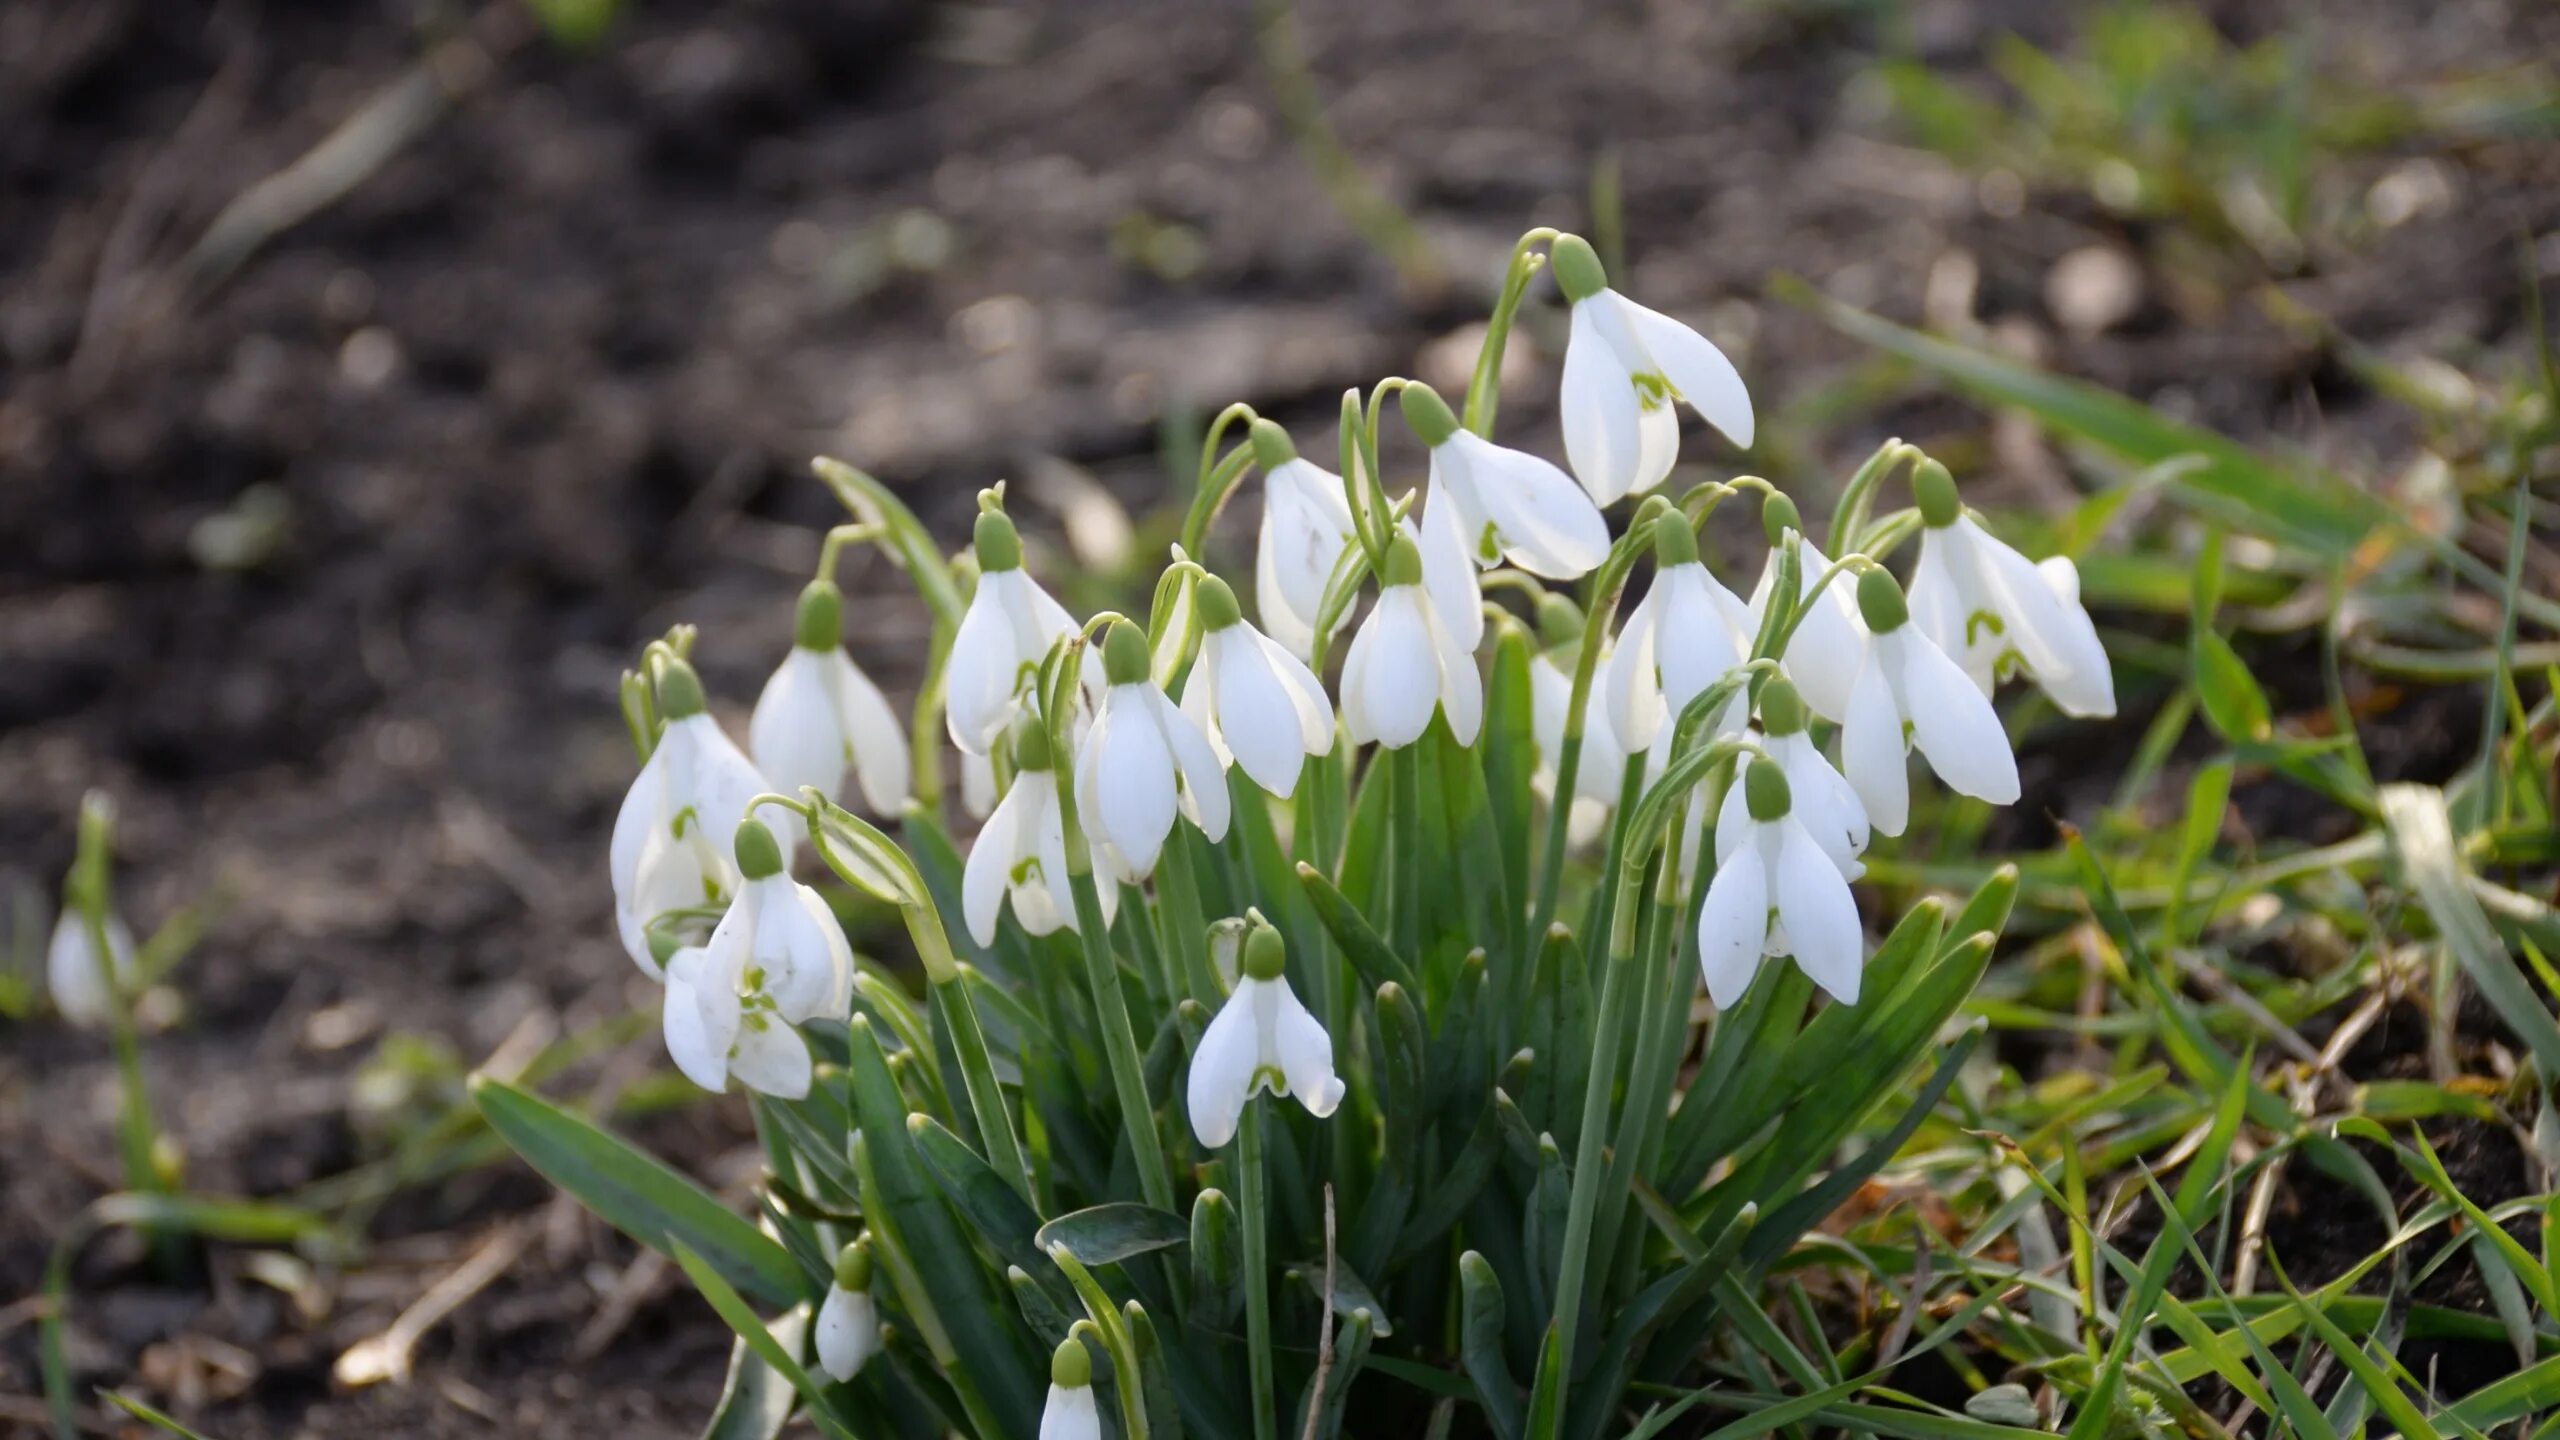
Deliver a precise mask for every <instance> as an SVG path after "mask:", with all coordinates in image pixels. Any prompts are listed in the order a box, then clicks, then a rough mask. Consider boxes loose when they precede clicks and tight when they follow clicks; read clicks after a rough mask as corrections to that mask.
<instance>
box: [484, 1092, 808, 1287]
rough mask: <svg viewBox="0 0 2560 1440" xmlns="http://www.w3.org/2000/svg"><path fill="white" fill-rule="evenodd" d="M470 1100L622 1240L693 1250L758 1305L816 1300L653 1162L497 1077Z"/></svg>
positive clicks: (752, 1236) (706, 1198)
mask: <svg viewBox="0 0 2560 1440" xmlns="http://www.w3.org/2000/svg"><path fill="white" fill-rule="evenodd" d="M471 1099H472V1103H473V1104H475V1105H477V1106H478V1107H479V1109H480V1113H481V1115H482V1116H483V1117H485V1118H486V1119H487V1120H488V1122H489V1128H490V1129H492V1130H495V1131H497V1132H498V1134H499V1136H500V1137H501V1138H503V1139H504V1140H505V1141H506V1142H507V1144H508V1145H510V1146H512V1147H514V1149H515V1152H516V1153H517V1154H519V1155H521V1156H523V1157H524V1159H525V1163H527V1164H529V1165H531V1166H532V1167H533V1168H534V1169H535V1170H537V1171H540V1172H541V1173H542V1176H543V1178H544V1179H546V1180H549V1181H550V1182H551V1183H552V1184H554V1185H557V1186H559V1187H560V1188H561V1189H563V1190H566V1191H568V1192H569V1193H570V1194H571V1195H574V1196H576V1197H577V1199H578V1202H579V1203H580V1204H582V1205H584V1206H586V1207H587V1208H588V1209H589V1210H592V1211H594V1212H595V1213H596V1214H597V1215H598V1216H599V1217H601V1218H602V1219H603V1220H604V1221H605V1222H606V1223H607V1224H610V1225H612V1226H613V1227H614V1228H615V1229H617V1230H620V1231H621V1232H622V1233H623V1234H625V1235H628V1236H630V1237H631V1238H632V1239H634V1240H637V1241H639V1242H640V1243H641V1244H643V1245H646V1246H648V1247H649V1248H650V1249H652V1250H655V1251H657V1252H659V1253H660V1254H663V1255H669V1256H672V1255H674V1254H675V1253H676V1252H677V1251H678V1250H679V1249H683V1250H686V1251H689V1252H691V1253H692V1254H694V1255H695V1256H696V1257H697V1258H698V1259H699V1260H700V1261H701V1263H703V1264H705V1265H707V1266H709V1267H711V1268H712V1269H713V1270H715V1271H717V1272H718V1273H719V1275H720V1277H721V1278H722V1279H723V1280H725V1281H727V1282H728V1283H729V1284H730V1285H732V1286H734V1287H736V1288H737V1289H739V1290H741V1291H744V1292H745V1293H747V1294H749V1295H752V1296H754V1297H755V1298H756V1299H757V1300H758V1301H760V1302H762V1303H764V1304H768V1305H775V1306H783V1305H793V1304H797V1303H799V1302H800V1301H803V1300H808V1299H812V1298H814V1297H815V1296H816V1295H817V1293H818V1290H819V1287H818V1285H817V1284H816V1283H815V1282H814V1281H813V1280H812V1279H811V1277H810V1276H809V1275H808V1273H807V1272H805V1271H803V1270H802V1269H801V1268H800V1266H799V1265H798V1264H797V1263H796V1262H795V1261H793V1260H792V1258H791V1255H790V1252H788V1251H786V1250H784V1249H783V1248H782V1246H781V1245H780V1244H779V1243H777V1242H776V1241H775V1240H774V1239H773V1238H772V1237H771V1236H768V1235H766V1234H765V1233H764V1232H762V1231H760V1230H758V1229H756V1228H755V1227H754V1226H753V1225H750V1224H748V1223H747V1222H746V1221H745V1220H743V1219H741V1218H739V1217H738V1216H737V1215H734V1214H732V1213H730V1211H729V1209H728V1208H727V1207H726V1206H723V1205H722V1204H721V1203H720V1202H719V1201H718V1200H716V1199H713V1198H712V1197H711V1195H710V1194H709V1193H707V1192H705V1191H704V1190H703V1189H702V1188H701V1187H700V1186H698V1185H696V1184H694V1183H693V1182H692V1181H691V1180H688V1179H686V1178H685V1177H683V1176H682V1175H679V1174H677V1173H676V1172H675V1171H673V1170H670V1169H668V1168H667V1167H666V1166H665V1165H663V1164H661V1163H659V1162H658V1161H657V1160H656V1159H655V1158H653V1157H651V1156H649V1155H647V1154H645V1153H643V1152H642V1151H640V1150H637V1149H634V1148H633V1147H632V1146H630V1145H629V1144H627V1143H625V1142H624V1141H622V1140H620V1139H617V1138H615V1137H614V1136H612V1135H609V1134H606V1133H605V1132H604V1131H602V1130H599V1129H597V1128H596V1127H595V1126H594V1125H591V1124H589V1123H588V1122H587V1121H585V1120H583V1119H581V1118H579V1117H578V1116H575V1115H572V1114H570V1113H568V1112H567V1111H565V1110H561V1109H558V1108H556V1107H554V1106H552V1105H551V1104H549V1103H547V1102H545V1101H544V1100H542V1099H540V1098H539V1097H537V1096H535V1095H533V1094H531V1093H529V1092H527V1091H524V1090H519V1089H517V1088H516V1087H515V1086H513V1085H510V1084H508V1083H507V1082H506V1081H504V1080H500V1079H497V1078H496V1077H494V1076H489V1075H475V1076H473V1077H472V1080H471Z"/></svg>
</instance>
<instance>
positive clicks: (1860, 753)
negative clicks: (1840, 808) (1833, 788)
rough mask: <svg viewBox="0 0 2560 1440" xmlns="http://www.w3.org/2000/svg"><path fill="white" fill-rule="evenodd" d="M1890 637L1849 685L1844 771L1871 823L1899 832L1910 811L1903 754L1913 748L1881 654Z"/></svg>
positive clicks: (1842, 749)
mask: <svg viewBox="0 0 2560 1440" xmlns="http://www.w3.org/2000/svg"><path fill="white" fill-rule="evenodd" d="M1907 628H1908V627H1906V630H1907ZM1895 633H1896V634H1901V633H1904V632H1901V631H1897V632H1895ZM1891 639H1892V637H1891V636H1879V637H1877V643H1876V644H1875V645H1872V646H1870V647H1869V648H1868V651H1867V658H1866V661H1865V663H1864V664H1861V665H1860V666H1859V667H1858V679H1857V683H1856V684H1854V685H1853V686H1851V687H1850V690H1849V713H1848V715H1847V716H1846V717H1845V718H1844V719H1843V720H1842V721H1841V725H1840V773H1841V774H1842V775H1844V776H1846V777H1847V779H1848V781H1849V787H1850V788H1851V789H1852V790H1855V791H1856V792H1857V794H1858V803H1859V804H1861V805H1863V806H1865V807H1866V812H1867V823H1869V824H1870V825H1872V826H1874V827H1875V828H1876V829H1877V830H1879V831H1882V832H1883V833H1884V834H1887V835H1899V834H1901V833H1902V827H1903V825H1904V824H1905V823H1906V822H1907V821H1908V820H1909V818H1910V814H1911V775H1910V770H1909V766H1908V764H1907V763H1906V761H1905V758H1904V757H1905V756H1906V755H1908V754H1909V753H1910V752H1909V747H1908V745H1907V744H1906V743H1905V742H1904V740H1903V735H1902V711H1901V709H1900V708H1899V707H1897V706H1896V705H1895V704H1894V701H1893V687H1892V685H1891V683H1890V682H1889V681H1887V680H1886V679H1885V673H1884V658H1883V656H1882V655H1881V654H1879V653H1878V651H1879V649H1880V648H1881V647H1882V646H1883V645H1884V644H1886V643H1888V642H1889V641H1890V640H1891Z"/></svg>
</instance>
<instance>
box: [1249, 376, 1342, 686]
mask: <svg viewBox="0 0 2560 1440" xmlns="http://www.w3.org/2000/svg"><path fill="white" fill-rule="evenodd" d="M1251 433H1252V437H1253V458H1254V463H1255V464H1257V465H1260V466H1261V467H1262V530H1261V532H1260V533H1259V534H1258V535H1257V536H1256V537H1255V539H1254V550H1253V602H1254V610H1255V613H1256V614H1258V615H1260V616H1261V617H1262V628H1263V629H1264V630H1265V631H1267V632H1269V633H1270V635H1271V638H1272V639H1274V640H1277V641H1279V642H1280V643H1281V644H1282V645H1285V646H1287V647H1288V648H1289V653H1290V654H1292V655H1295V656H1297V657H1298V658H1299V659H1301V660H1309V659H1313V658H1314V656H1315V647H1316V621H1317V619H1318V618H1319V617H1320V615H1321V614H1322V612H1323V609H1324V590H1325V585H1326V583H1327V582H1329V581H1330V580H1332V578H1333V572H1334V568H1335V567H1336V566H1338V565H1340V564H1341V563H1342V556H1343V552H1344V551H1346V550H1348V549H1350V548H1351V540H1352V529H1351V502H1350V500H1349V499H1348V498H1346V497H1345V496H1344V494H1343V492H1342V477H1341V476H1339V475H1336V474H1334V473H1332V472H1331V471H1328V470H1323V469H1320V468H1318V467H1317V466H1316V464H1315V462H1313V461H1311V460H1304V459H1301V458H1299V455H1298V449H1297V447H1296V446H1295V445H1293V444H1291V443H1290V442H1289V432H1288V431H1286V430H1283V429H1281V428H1280V427H1279V426H1278V425H1275V424H1273V423H1272V422H1271V421H1268V420H1255V421H1254V422H1253V426H1252V430H1251Z"/></svg>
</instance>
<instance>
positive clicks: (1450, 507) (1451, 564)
mask: <svg viewBox="0 0 2560 1440" xmlns="http://www.w3.org/2000/svg"><path fill="white" fill-rule="evenodd" d="M1465 471H1466V461H1465V459H1464V458H1463V457H1462V456H1458V455H1453V454H1452V453H1451V447H1449V446H1447V445H1443V446H1441V447H1440V448H1439V449H1437V450H1434V451H1432V452H1431V491H1430V493H1429V494H1428V495H1426V496H1424V497H1423V502H1422V514H1421V516H1420V528H1419V530H1418V531H1417V533H1416V535H1415V538H1414V545H1415V547H1416V548H1417V549H1419V550H1420V551H1421V552H1422V588H1423V589H1424V590H1426V591H1429V592H1430V595H1431V605H1432V608H1433V609H1435V610H1438V611H1439V612H1440V617H1441V620H1442V623H1444V624H1446V625H1447V626H1448V627H1449V630H1450V633H1452V634H1454V635H1456V636H1457V637H1458V639H1459V641H1460V643H1462V644H1464V645H1465V646H1466V647H1467V648H1468V649H1470V650H1472V649H1474V648H1475V646H1476V642H1477V641H1479V640H1481V639H1483V638H1484V584H1483V579H1482V575H1483V567H1482V566H1480V565H1479V564H1477V560H1476V548H1475V538H1474V536H1473V535H1472V534H1471V533H1470V531H1471V530H1472V528H1473V526H1474V524H1475V521H1474V520H1473V518H1472V517H1470V516H1469V515H1468V513H1467V507H1466V504H1465V501H1464V500H1463V498H1462V492H1461V490H1460V488H1459V487H1460V485H1461V484H1462V483H1463V482H1462V481H1461V480H1459V479H1458V478H1456V477H1459V476H1461V475H1463V474H1464V473H1465Z"/></svg>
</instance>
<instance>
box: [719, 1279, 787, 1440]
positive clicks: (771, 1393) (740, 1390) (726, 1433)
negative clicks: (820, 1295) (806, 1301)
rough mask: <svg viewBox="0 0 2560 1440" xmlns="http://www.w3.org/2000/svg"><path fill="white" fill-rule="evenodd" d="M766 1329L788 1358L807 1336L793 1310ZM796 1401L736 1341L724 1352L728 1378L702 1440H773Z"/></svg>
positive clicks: (759, 1360) (780, 1380)
mask: <svg viewBox="0 0 2560 1440" xmlns="http://www.w3.org/2000/svg"><path fill="white" fill-rule="evenodd" d="M766 1328H767V1329H768V1330H769V1331H770V1332H771V1334H772V1336H773V1341H774V1343H775V1344H777V1345H780V1346H781V1347H782V1348H783V1349H784V1350H786V1351H788V1352H790V1353H791V1354H794V1355H797V1354H799V1353H800V1352H801V1349H802V1346H803V1343H804V1341H805V1338H806V1336H807V1334H808V1323H807V1320H806V1317H805V1314H804V1312H802V1311H798V1310H794V1311H792V1312H791V1313H790V1314H788V1315H784V1316H782V1317H781V1318H780V1319H777V1320H775V1321H774V1322H773V1324H772V1325H770V1326H768V1327H766ZM796 1399H797V1397H796V1396H795V1395H794V1393H793V1391H792V1389H791V1382H790V1381H789V1380H787V1379H785V1378H784V1377H783V1376H782V1375H781V1373H780V1372H778V1371H776V1370H775V1369H774V1368H773V1367H772V1366H770V1365H767V1364H766V1363H764V1357H763V1356H761V1355H759V1354H757V1353H756V1347H755V1346H753V1345H751V1344H749V1343H747V1340H746V1338H745V1337H743V1336H741V1337H739V1339H738V1341H737V1343H736V1344H735V1345H734V1346H732V1347H731V1348H730V1350H729V1373H728V1375H727V1377H726V1378H724V1379H723V1380H722V1381H721V1382H720V1403H719V1405H718V1406H717V1407H716V1408H715V1409H713V1410H712V1412H711V1423H710V1424H708V1425H706V1426H704V1427H703V1430H702V1440H773V1437H774V1436H776V1435H779V1434H781V1433H782V1427H783V1426H785V1425H787V1424H789V1423H791V1410H792V1406H793V1404H794V1403H795V1402H796Z"/></svg>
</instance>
